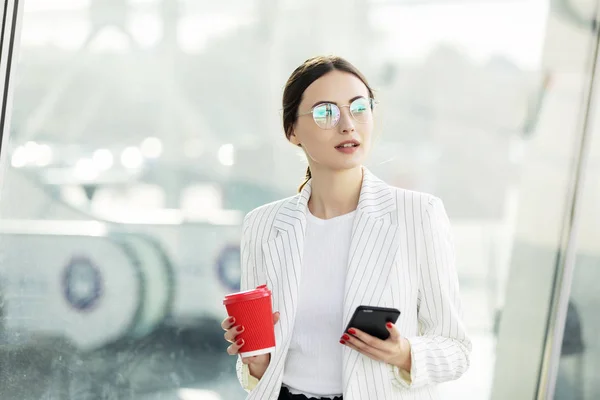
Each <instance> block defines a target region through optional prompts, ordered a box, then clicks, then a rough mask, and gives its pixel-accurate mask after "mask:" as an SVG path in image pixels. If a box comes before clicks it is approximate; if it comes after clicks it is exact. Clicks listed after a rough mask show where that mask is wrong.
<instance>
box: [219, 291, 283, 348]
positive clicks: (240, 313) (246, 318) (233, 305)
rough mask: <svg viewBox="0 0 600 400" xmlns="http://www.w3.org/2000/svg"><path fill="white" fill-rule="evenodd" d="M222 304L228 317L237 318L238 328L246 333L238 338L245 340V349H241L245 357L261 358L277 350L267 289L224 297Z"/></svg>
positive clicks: (269, 294) (269, 293)
mask: <svg viewBox="0 0 600 400" xmlns="http://www.w3.org/2000/svg"><path fill="white" fill-rule="evenodd" d="M223 304H224V305H225V307H226V308H227V314H228V315H229V316H230V317H234V318H235V325H236V326H240V325H241V326H243V327H244V332H242V333H240V334H239V335H238V336H237V339H244V346H242V348H241V349H240V350H241V351H240V355H241V356H242V357H252V356H258V355H260V354H267V353H271V352H272V351H273V350H275V329H274V327H273V308H272V306H271V291H270V290H269V289H268V288H267V285H261V286H258V287H257V288H256V289H252V290H246V291H244V292H239V293H232V294H229V295H227V296H225V299H224V300H223Z"/></svg>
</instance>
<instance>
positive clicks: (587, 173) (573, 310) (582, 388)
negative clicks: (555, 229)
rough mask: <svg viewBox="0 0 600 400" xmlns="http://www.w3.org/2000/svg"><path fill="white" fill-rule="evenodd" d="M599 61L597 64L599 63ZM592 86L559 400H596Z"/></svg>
mask: <svg viewBox="0 0 600 400" xmlns="http://www.w3.org/2000/svg"><path fill="white" fill-rule="evenodd" d="M598 61H599V60H596V63H598ZM597 68H598V67H597V64H596V77H595V79H596V81H595V85H594V87H593V88H592V96H593V102H592V107H591V109H590V115H589V116H588V117H589V121H590V125H589V128H588V132H587V134H588V137H589V139H588V146H587V147H586V152H587V157H588V158H587V160H586V162H585V164H584V172H583V175H582V178H581V180H580V182H579V183H580V185H581V192H580V202H579V204H578V209H577V213H578V215H579V217H578V219H577V225H576V227H577V228H576V229H577V233H576V241H575V245H576V259H575V265H574V270H573V271H572V283H571V291H570V299H569V301H568V309H567V314H566V321H565V326H564V332H563V339H562V347H560V348H558V349H555V351H560V361H559V368H558V377H557V380H556V387H555V397H554V398H555V399H557V400H566V399H569V400H591V399H597V398H599V397H600V382H599V381H598V370H599V369H600V340H598V332H599V330H600V316H599V314H598V309H599V307H600V291H599V290H598V282H600V247H599V246H598V237H599V236H600V224H599V221H600V208H599V207H598V204H600V186H599V182H600V163H599V161H600V124H599V120H598V117H599V116H600V105H599V104H600V103H598V96H599V94H600V91H599V90H600V85H599V84H598V69H597Z"/></svg>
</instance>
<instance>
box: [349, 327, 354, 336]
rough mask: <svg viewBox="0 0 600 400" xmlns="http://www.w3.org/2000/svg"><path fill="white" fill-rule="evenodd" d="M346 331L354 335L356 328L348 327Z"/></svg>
mask: <svg viewBox="0 0 600 400" xmlns="http://www.w3.org/2000/svg"><path fill="white" fill-rule="evenodd" d="M348 333H349V334H351V335H356V330H355V329H353V328H350V329H348Z"/></svg>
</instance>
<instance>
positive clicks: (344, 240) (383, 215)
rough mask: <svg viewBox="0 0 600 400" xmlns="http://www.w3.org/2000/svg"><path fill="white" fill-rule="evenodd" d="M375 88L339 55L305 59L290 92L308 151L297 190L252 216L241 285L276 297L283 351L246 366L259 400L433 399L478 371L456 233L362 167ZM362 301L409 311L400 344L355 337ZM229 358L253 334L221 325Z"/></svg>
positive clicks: (430, 204) (421, 198) (244, 376)
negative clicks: (464, 316) (444, 386)
mask: <svg viewBox="0 0 600 400" xmlns="http://www.w3.org/2000/svg"><path fill="white" fill-rule="evenodd" d="M374 105H375V101H374V95H373V90H372V89H371V87H370V86H369V84H368V83H367V80H366V79H365V78H364V77H363V75H362V74H361V73H360V72H359V71H358V70H357V69H356V68H355V67H354V66H353V65H351V64H350V63H349V62H347V61H346V60H344V59H342V58H339V57H316V58H312V59H309V60H307V61H306V62H304V63H303V64H302V65H301V66H299V67H298V68H297V69H296V70H295V71H294V72H293V73H292V75H291V76H290V78H289V80H288V82H287V84H286V87H285V90H284V94H283V127H284V131H285V135H286V137H287V139H288V140H289V141H290V142H291V143H292V144H294V145H296V146H299V147H300V148H302V150H303V151H304V152H305V153H306V157H307V159H308V164H309V167H308V170H307V173H306V181H305V182H304V184H303V185H302V186H301V187H300V190H299V194H297V195H296V196H293V197H291V198H287V199H284V200H281V201H277V202H274V203H271V204H267V205H265V206H262V207H259V208H258V209H256V210H254V211H252V212H250V213H249V214H248V215H247V216H246V218H245V220H244V224H243V235H242V283H241V285H242V290H247V289H252V288H255V287H256V286H258V285H260V284H265V283H266V284H267V285H268V286H269V288H270V289H271V290H272V292H273V306H274V309H275V310H278V311H279V312H276V313H275V314H274V315H273V321H274V323H275V324H276V325H275V334H276V342H277V348H276V350H275V352H274V353H273V354H267V355H261V356H256V357H250V358H245V359H238V378H239V379H240V382H241V384H242V386H243V387H244V389H246V390H247V391H248V392H249V393H250V394H249V396H248V399H260V400H265V399H268V400H275V399H307V398H312V397H314V398H322V399H332V398H335V399H341V398H342V396H343V399H344V400H365V399H371V400H382V399H428V400H429V399H436V398H438V397H437V394H436V388H435V385H436V384H438V383H441V382H444V381H448V380H453V379H457V378H458V377H460V376H461V375H462V374H463V373H464V372H465V371H466V370H467V368H468V366H469V355H470V352H471V342H470V340H469V339H468V337H467V335H466V332H465V327H464V324H463V322H462V320H461V303H460V299H459V290H458V279H457V275H456V271H455V268H454V261H453V260H454V254H453V246H452V243H451V234H450V225H449V221H448V217H447V216H446V212H445V210H444V206H443V204H442V202H441V201H440V200H439V199H438V198H436V197H434V196H431V195H428V194H424V193H417V192H412V191H408V190H404V189H399V188H395V187H391V186H388V185H387V184H386V183H384V182H382V181H381V180H379V179H377V178H376V177H375V176H374V175H373V174H372V173H370V172H369V171H368V170H367V169H366V168H364V167H363V166H362V164H363V162H364V160H365V158H366V156H367V154H368V153H369V150H370V148H371V143H372V132H373V109H374ZM359 305H372V306H383V307H393V308H397V309H399V310H400V311H401V315H400V317H399V319H398V321H397V322H396V324H395V325H393V324H388V326H387V329H388V330H389V332H390V338H389V339H387V340H385V341H384V340H380V339H377V338H375V337H372V336H369V335H368V334H366V333H364V332H361V331H358V330H357V329H351V330H349V333H350V334H346V333H344V329H345V327H346V324H347V323H348V322H349V320H350V318H351V316H352V314H353V312H354V310H355V309H356V307H357V306H359ZM222 326H223V328H224V329H225V331H226V332H225V339H226V340H227V341H229V342H230V343H231V345H230V346H229V347H228V349H227V352H228V353H229V354H232V355H234V354H238V352H239V351H240V349H241V348H243V346H244V343H243V340H241V339H240V340H239V341H236V336H237V335H238V334H239V333H240V332H243V331H244V327H243V326H237V325H236V323H235V320H234V319H233V318H230V319H226V320H224V321H223V323H222Z"/></svg>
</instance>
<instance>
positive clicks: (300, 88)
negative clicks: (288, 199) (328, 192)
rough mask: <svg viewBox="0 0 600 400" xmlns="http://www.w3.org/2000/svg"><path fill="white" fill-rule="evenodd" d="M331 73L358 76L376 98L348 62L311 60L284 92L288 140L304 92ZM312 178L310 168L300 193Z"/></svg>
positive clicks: (325, 58)
mask: <svg viewBox="0 0 600 400" xmlns="http://www.w3.org/2000/svg"><path fill="white" fill-rule="evenodd" d="M331 71H342V72H347V73H349V74H352V75H354V76H356V77H357V78H358V79H360V80H361V81H362V83H364V84H365V86H366V87H367V90H368V91H369V97H371V98H374V97H375V96H374V94H373V89H372V88H371V86H369V83H368V82H367V79H366V78H365V77H364V75H363V74H362V73H361V72H360V71H359V70H358V69H357V68H356V67H355V66H354V65H352V64H351V63H350V62H348V61H347V60H345V59H343V58H341V57H336V56H318V57H313V58H309V59H308V60H306V61H304V62H303V63H302V65H300V66H299V67H298V68H296V69H295V70H294V72H292V75H290V77H289V78H288V80H287V82H286V84H285V89H284V90H283V101H282V105H283V131H284V132H285V137H286V138H287V139H288V140H289V139H290V136H291V135H292V133H293V131H294V125H295V124H296V121H297V119H298V107H300V103H301V102H302V97H303V95H304V91H305V90H306V88H307V87H309V86H310V85H311V84H312V83H313V82H314V81H316V80H317V79H319V78H320V77H322V76H323V75H325V74H327V73H329V72H331ZM311 176H312V175H311V172H310V167H308V168H307V169H306V177H305V179H304V182H303V183H302V184H301V185H300V187H299V188H298V192H301V191H302V188H304V185H306V183H307V182H308V180H309V179H310V178H311Z"/></svg>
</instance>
